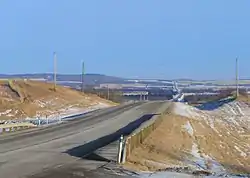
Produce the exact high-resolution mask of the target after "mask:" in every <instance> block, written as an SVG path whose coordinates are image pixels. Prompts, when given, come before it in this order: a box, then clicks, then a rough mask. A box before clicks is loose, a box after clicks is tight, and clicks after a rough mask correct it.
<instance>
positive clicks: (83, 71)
mask: <svg viewBox="0 0 250 178" xmlns="http://www.w3.org/2000/svg"><path fill="white" fill-rule="evenodd" d="M84 75H85V69H84V62H82V77H81V79H82V81H81V82H82V88H81V89H82V92H83V91H84V89H83V88H84Z"/></svg>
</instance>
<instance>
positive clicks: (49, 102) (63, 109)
mask: <svg viewBox="0 0 250 178" xmlns="http://www.w3.org/2000/svg"><path fill="white" fill-rule="evenodd" d="M112 105H115V104H114V103H112V102H110V101H107V100H104V99H101V98H99V97H97V96H95V95H90V94H84V93H81V92H78V91H75V90H72V89H70V88H67V87H63V86H57V88H56V91H54V90H53V84H51V83H46V82H37V81H29V80H9V81H1V82H0V120H9V119H23V118H28V117H46V116H47V117H50V116H51V117H53V116H54V115H63V114H70V113H75V112H80V111H84V110H86V109H88V108H90V107H107V106H112Z"/></svg>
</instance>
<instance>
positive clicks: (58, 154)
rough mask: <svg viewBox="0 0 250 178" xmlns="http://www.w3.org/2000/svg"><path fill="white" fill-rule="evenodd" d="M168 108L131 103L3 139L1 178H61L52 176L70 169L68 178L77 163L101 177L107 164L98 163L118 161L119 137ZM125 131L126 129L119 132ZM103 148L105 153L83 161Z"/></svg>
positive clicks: (0, 141)
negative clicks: (100, 174)
mask: <svg viewBox="0 0 250 178" xmlns="http://www.w3.org/2000/svg"><path fill="white" fill-rule="evenodd" d="M165 104H166V102H164V101H157V102H136V103H130V104H125V105H121V106H116V107H113V108H108V109H103V110H98V111H95V112H92V113H89V114H87V115H86V116H85V117H82V118H78V119H75V120H69V121H67V122H65V123H63V124H58V125H53V126H51V127H42V128H34V129H30V130H24V131H20V132H13V133H10V134H4V135H0V145H1V146H0V178H6V177H11V178H19V177H32V178H38V177H39V178H42V177H44V178H45V177H58V174H59V172H58V173H57V174H56V175H55V174H53V175H52V172H53V171H55V170H56V169H57V168H59V167H62V166H67V168H68V169H63V170H64V171H66V172H65V174H63V175H61V176H59V177H60V178H63V177H67V173H69V172H72V169H74V168H75V166H76V165H75V164H76V163H77V164H80V165H81V171H84V170H87V171H93V172H96V173H97V172H98V171H96V170H97V169H99V167H102V166H103V165H105V164H107V161H101V162H100V161H94V160H96V159H97V160H100V159H101V158H102V160H108V162H110V161H111V160H115V157H116V155H117V151H116V147H117V146H116V144H110V143H113V142H114V141H115V140H116V139H118V138H119V136H120V135H118V134H117V133H119V134H128V133H130V132H132V131H133V130H131V129H132V127H135V126H139V125H140V124H141V123H140V122H142V121H143V120H145V118H146V119H150V117H152V115H154V114H157V110H158V109H159V108H160V107H162V106H164V107H165ZM166 107H167V106H166ZM139 118H144V119H139ZM138 122H139V123H138ZM121 128H126V129H122V130H120V131H119V132H117V130H119V129H121ZM123 132H124V133H123ZM108 144H110V146H108V147H105V145H108ZM99 148H105V149H102V150H101V151H99V152H98V153H96V152H95V154H94V155H95V156H94V155H92V156H91V157H90V158H88V159H83V157H84V156H85V157H86V156H88V155H90V154H91V153H93V152H94V151H95V150H98V149H99ZM45 170H47V171H45ZM67 171H68V172H67ZM84 174H85V173H84Z"/></svg>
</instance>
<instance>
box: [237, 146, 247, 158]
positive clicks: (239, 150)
mask: <svg viewBox="0 0 250 178" xmlns="http://www.w3.org/2000/svg"><path fill="white" fill-rule="evenodd" d="M234 148H235V149H236V150H237V151H238V152H240V155H241V156H242V157H247V154H246V153H244V152H243V151H242V150H241V149H240V148H239V147H237V146H234Z"/></svg>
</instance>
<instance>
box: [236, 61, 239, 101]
mask: <svg viewBox="0 0 250 178" xmlns="http://www.w3.org/2000/svg"><path fill="white" fill-rule="evenodd" d="M235 62H236V65H235V67H236V70H235V72H236V74H235V75H236V81H235V84H236V86H235V87H236V97H238V96H239V73H238V72H239V69H238V58H236V61H235Z"/></svg>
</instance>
